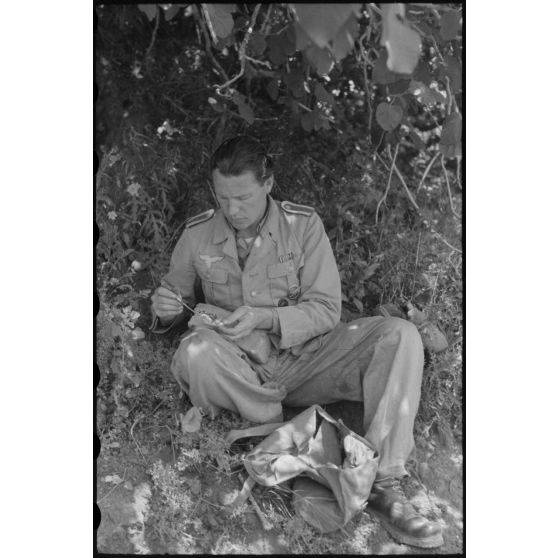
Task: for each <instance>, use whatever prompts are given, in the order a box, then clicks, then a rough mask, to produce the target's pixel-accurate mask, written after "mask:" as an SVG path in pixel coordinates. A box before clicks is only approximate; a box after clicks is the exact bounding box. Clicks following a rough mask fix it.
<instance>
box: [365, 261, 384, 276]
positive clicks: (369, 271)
mask: <svg viewBox="0 0 558 558" xmlns="http://www.w3.org/2000/svg"><path fill="white" fill-rule="evenodd" d="M379 267H380V264H379V263H378V262H376V263H371V264H370V265H369V266H368V267H367V268H366V269H365V270H364V279H370V277H372V275H374V273H376V270H377V269H378V268H379Z"/></svg>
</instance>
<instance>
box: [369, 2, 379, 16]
mask: <svg viewBox="0 0 558 558" xmlns="http://www.w3.org/2000/svg"><path fill="white" fill-rule="evenodd" d="M368 6H370V8H371V9H372V10H373V11H375V12H376V13H377V14H379V15H383V14H382V10H380V8H378V6H376V5H375V4H372V3H369V4H366V7H367V8H368Z"/></svg>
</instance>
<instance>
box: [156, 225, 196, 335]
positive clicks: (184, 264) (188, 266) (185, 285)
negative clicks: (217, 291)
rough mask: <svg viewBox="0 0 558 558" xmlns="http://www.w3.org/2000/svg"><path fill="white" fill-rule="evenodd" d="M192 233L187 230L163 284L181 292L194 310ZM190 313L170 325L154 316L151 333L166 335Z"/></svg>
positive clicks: (183, 234) (194, 272)
mask: <svg viewBox="0 0 558 558" xmlns="http://www.w3.org/2000/svg"><path fill="white" fill-rule="evenodd" d="M190 236H191V232H190V231H189V230H188V229H186V230H185V231H184V232H183V233H182V236H181V237H180V239H179V240H178V242H177V243H176V246H175V247H174V250H173V252H172V256H171V261H170V267H169V271H168V273H167V274H166V275H165V276H164V277H163V279H162V280H161V283H162V284H163V285H169V286H171V287H173V290H174V291H175V292H180V294H181V295H182V298H184V299H185V301H186V303H187V304H189V305H190V306H191V307H192V308H193V307H194V306H195V303H196V302H195V294H194V283H195V280H196V270H195V268H194V265H193V263H192V260H193V257H192V248H191V246H192V245H191V238H190ZM189 314H190V313H189V312H188V311H186V309H185V311H184V312H182V314H179V315H178V316H176V318H175V319H174V320H173V321H172V322H170V323H169V324H163V323H162V322H161V320H160V319H159V317H158V316H153V322H152V324H151V328H150V329H151V331H152V332H153V333H166V332H167V331H169V330H170V329H171V328H173V327H174V326H176V325H178V324H180V323H181V322H183V321H184V319H185V318H186V317H187V316H188V315H189Z"/></svg>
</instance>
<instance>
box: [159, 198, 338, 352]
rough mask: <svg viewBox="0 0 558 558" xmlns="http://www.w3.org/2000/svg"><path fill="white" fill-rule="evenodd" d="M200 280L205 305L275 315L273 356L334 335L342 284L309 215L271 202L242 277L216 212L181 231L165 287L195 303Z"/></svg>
mask: <svg viewBox="0 0 558 558" xmlns="http://www.w3.org/2000/svg"><path fill="white" fill-rule="evenodd" d="M196 278H199V279H200V280H201V285H202V289H203V292H204V295H205V299H206V302H207V303H209V304H214V305H216V306H219V307H221V308H225V309H227V310H230V311H233V310H235V309H236V308H238V307H239V306H242V305H247V306H262V307H268V308H269V307H274V308H275V309H276V311H277V315H278V318H279V324H280V334H279V335H278V336H277V335H274V334H270V336H271V338H272V339H271V340H272V342H273V344H274V345H275V346H276V347H277V348H278V349H288V348H291V347H295V346H298V345H301V344H304V343H306V342H307V341H308V340H310V339H312V338H314V337H316V336H318V335H321V334H323V333H326V332H328V331H330V330H331V329H333V328H334V327H335V325H336V324H337V323H338V322H339V319H340V314H341V281H340V278H339V272H338V269H337V264H336V262H335V258H334V255H333V251H332V249H331V244H330V242H329V239H328V237H327V235H326V233H325V230H324V226H323V223H322V221H321V219H320V218H319V217H318V215H317V214H316V213H315V212H314V210H313V209H312V208H310V207H307V206H303V205H298V204H293V203H289V202H282V203H278V202H276V201H275V200H273V199H272V198H271V197H269V196H268V214H267V218H266V219H265V221H264V223H263V225H262V227H261V229H260V231H259V234H258V236H257V237H256V239H255V240H254V243H253V245H252V249H251V251H250V254H249V255H248V258H247V259H246V262H245V265H244V269H241V267H240V265H239V263H238V255H237V248H236V239H235V232H234V230H233V229H232V228H231V226H230V225H229V223H228V221H227V219H226V218H225V216H224V214H223V212H222V211H221V210H220V209H219V210H217V211H215V210H209V211H207V212H205V213H202V214H201V215H199V216H196V217H193V218H192V219H190V220H189V221H188V222H187V224H186V229H185V230H184V232H183V234H182V236H181V237H180V239H179V240H178V242H177V244H176V246H175V248H174V251H173V254H172V257H171V265H170V270H169V272H168V273H167V275H165V277H164V280H165V281H166V282H168V283H170V284H171V285H172V286H174V287H176V288H178V289H179V290H180V292H181V294H182V296H183V297H184V298H185V299H187V300H190V301H194V300H195V297H194V283H195V281H196Z"/></svg>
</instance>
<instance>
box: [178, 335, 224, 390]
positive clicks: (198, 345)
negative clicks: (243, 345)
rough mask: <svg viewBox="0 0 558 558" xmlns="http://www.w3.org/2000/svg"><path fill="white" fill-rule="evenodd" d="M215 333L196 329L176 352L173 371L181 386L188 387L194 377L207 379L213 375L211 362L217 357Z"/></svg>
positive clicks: (185, 338)
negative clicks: (199, 376) (185, 385)
mask: <svg viewBox="0 0 558 558" xmlns="http://www.w3.org/2000/svg"><path fill="white" fill-rule="evenodd" d="M214 335H215V333H214V332H213V331H211V330H205V329H196V330H194V331H192V332H190V333H188V334H187V335H186V337H184V338H183V339H182V341H181V343H180V345H179V347H178V349H177V350H176V352H175V354H174V356H173V359H172V363H171V371H172V373H173V375H174V377H175V378H176V380H177V381H178V383H179V384H180V385H182V386H183V387H184V385H183V383H184V382H185V383H186V384H187V385H188V384H190V381H191V380H192V379H193V377H195V376H198V375H199V374H202V373H203V375H204V377H206V378H207V379H209V377H210V376H211V374H212V371H213V370H214V367H213V366H211V361H212V359H213V358H214V356H215V351H216V346H215V341H214Z"/></svg>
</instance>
